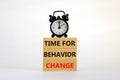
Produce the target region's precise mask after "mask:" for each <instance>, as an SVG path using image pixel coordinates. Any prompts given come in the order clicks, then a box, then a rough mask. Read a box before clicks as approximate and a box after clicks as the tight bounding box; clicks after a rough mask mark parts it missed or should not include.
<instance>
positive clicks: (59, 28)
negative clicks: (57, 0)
mask: <svg viewBox="0 0 120 80" xmlns="http://www.w3.org/2000/svg"><path fill="white" fill-rule="evenodd" d="M60 28H61V26H60V21H58V29H60Z"/></svg>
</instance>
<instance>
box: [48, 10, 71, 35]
mask: <svg viewBox="0 0 120 80" xmlns="http://www.w3.org/2000/svg"><path fill="white" fill-rule="evenodd" d="M57 12H62V13H63V15H62V16H57V17H56V16H55V13H57ZM49 17H50V19H49V21H50V22H51V24H50V31H51V32H52V35H51V37H55V36H56V37H62V36H64V37H67V32H68V29H69V25H68V23H67V21H68V20H69V18H68V14H65V12H64V11H54V12H53V15H49Z"/></svg>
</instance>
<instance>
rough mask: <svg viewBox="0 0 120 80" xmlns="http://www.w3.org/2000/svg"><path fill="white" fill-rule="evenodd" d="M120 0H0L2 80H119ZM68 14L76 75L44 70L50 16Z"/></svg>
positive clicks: (0, 62) (0, 63)
mask: <svg viewBox="0 0 120 80" xmlns="http://www.w3.org/2000/svg"><path fill="white" fill-rule="evenodd" d="M119 4H120V1H119V0H0V80H8V79H9V80H57V79H59V80H73V79H74V80H88V79H90V80H119V79H120V5H119ZM55 10H64V11H65V12H66V13H69V15H70V16H69V18H70V20H69V22H68V23H69V25H70V29H69V31H68V36H69V37H77V39H78V57H77V58H78V71H77V72H42V54H43V53H42V49H43V48H42V40H43V38H44V37H50V36H51V32H50V29H49V25H50V23H49V15H50V14H52V12H53V11H55Z"/></svg>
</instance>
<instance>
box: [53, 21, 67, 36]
mask: <svg viewBox="0 0 120 80" xmlns="http://www.w3.org/2000/svg"><path fill="white" fill-rule="evenodd" d="M51 31H52V32H53V33H54V34H56V35H63V34H65V33H66V32H67V31H68V24H67V23H66V22H65V21H63V20H55V21H54V22H53V23H52V24H51Z"/></svg>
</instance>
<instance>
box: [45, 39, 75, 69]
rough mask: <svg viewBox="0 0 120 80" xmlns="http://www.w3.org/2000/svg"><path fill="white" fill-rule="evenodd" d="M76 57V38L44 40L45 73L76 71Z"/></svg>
mask: <svg viewBox="0 0 120 80" xmlns="http://www.w3.org/2000/svg"><path fill="white" fill-rule="evenodd" d="M76 57H77V39H76V38H44V39H43V71H76V70H77V58H76Z"/></svg>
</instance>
